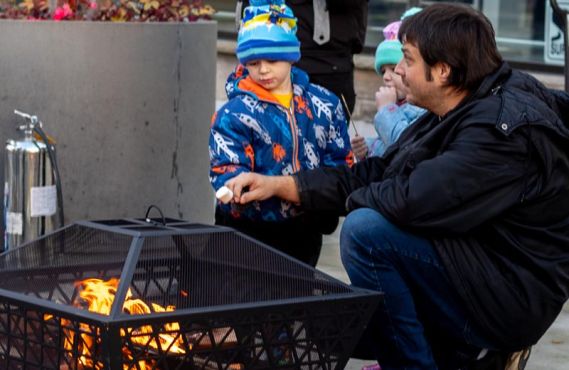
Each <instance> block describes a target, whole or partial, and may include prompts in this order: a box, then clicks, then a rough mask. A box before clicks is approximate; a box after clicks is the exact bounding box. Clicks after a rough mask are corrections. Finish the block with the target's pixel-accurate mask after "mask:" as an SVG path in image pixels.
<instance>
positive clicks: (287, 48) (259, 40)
mask: <svg viewBox="0 0 569 370" xmlns="http://www.w3.org/2000/svg"><path fill="white" fill-rule="evenodd" d="M249 3H250V6H248V7H246V8H245V11H244V12H243V19H242V20H241V27H240V28H239V34H238V35H237V59H239V62H240V63H241V64H245V63H247V62H250V61H252V60H259V59H267V60H283V61H288V62H291V63H294V62H297V61H298V60H299V59H300V42H299V41H298V38H297V37H296V28H297V27H296V18H295V17H294V14H293V13H292V10H291V9H290V8H289V7H288V6H286V5H285V2H284V0H250V1H249Z"/></svg>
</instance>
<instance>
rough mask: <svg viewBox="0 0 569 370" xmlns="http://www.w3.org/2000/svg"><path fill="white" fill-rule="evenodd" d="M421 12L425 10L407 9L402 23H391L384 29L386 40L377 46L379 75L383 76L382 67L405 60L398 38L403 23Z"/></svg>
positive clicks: (376, 63) (376, 69) (376, 58)
mask: <svg viewBox="0 0 569 370" xmlns="http://www.w3.org/2000/svg"><path fill="white" fill-rule="evenodd" d="M421 10H423V9H422V8H419V7H416V6H415V7H412V8H410V9H407V10H406V11H405V13H403V15H402V16H401V20H400V21H396V22H391V23H389V24H388V25H387V26H386V27H385V28H384V29H383V38H384V40H383V41H382V42H380V43H379V45H377V49H376V50H375V71H376V72H377V74H378V75H380V76H381V75H382V74H381V67H382V66H384V65H386V64H397V63H399V61H400V60H401V59H403V51H401V48H402V47H403V45H401V42H400V41H399V39H398V38H397V34H398V33H399V27H400V26H401V21H402V20H404V19H405V18H407V17H411V16H413V15H415V14H417V13H419V12H420V11H421Z"/></svg>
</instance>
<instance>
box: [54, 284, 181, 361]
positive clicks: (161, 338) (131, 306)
mask: <svg viewBox="0 0 569 370" xmlns="http://www.w3.org/2000/svg"><path fill="white" fill-rule="evenodd" d="M118 285H119V279H116V278H112V279H110V280H108V281H103V280H100V279H86V280H82V281H79V282H77V283H76V286H77V287H78V288H80V289H81V290H80V291H79V296H80V297H81V298H82V299H83V301H84V302H85V303H86V304H87V308H88V310H89V311H92V312H97V313H100V314H103V315H109V314H110V312H111V307H112V304H113V300H114V298H115V295H116V292H117V288H118ZM184 293H185V294H186V295H187V294H188V293H187V292H184ZM78 306H79V304H78ZM175 309H176V307H175V306H166V307H162V306H160V305H158V304H155V303H152V309H151V308H150V307H149V306H148V305H147V304H146V303H144V302H143V301H142V300H140V299H134V298H133V297H132V292H131V290H130V289H129V290H128V291H127V294H126V298H125V302H124V306H123V311H124V312H125V313H128V314H134V315H138V314H150V313H155V312H172V311H174V310H175ZM53 318H54V317H53V315H49V314H46V315H44V320H51V319H53ZM61 325H62V326H63V327H64V332H65V334H66V335H65V339H64V343H63V346H64V348H65V350H67V351H73V350H74V348H77V351H78V352H79V353H80V355H79V358H78V361H79V364H80V365H82V366H83V367H86V368H92V369H95V370H102V369H103V363H101V362H100V361H97V362H95V361H94V358H95V357H96V356H95V353H94V350H95V347H98V345H99V344H100V343H99V342H100V333H98V329H96V330H97V331H95V332H94V331H93V330H94V329H93V328H92V327H91V326H89V325H88V324H85V323H81V324H80V325H79V330H76V329H74V328H73V329H72V324H71V321H69V320H67V319H61ZM164 331H165V332H164V333H161V334H159V335H158V336H156V335H154V336H153V335H152V334H153V328H152V326H150V325H145V326H142V327H140V328H137V329H126V330H125V329H121V336H122V337H124V336H126V335H127V333H128V335H129V337H130V340H131V342H132V343H134V344H138V345H140V346H141V348H145V347H147V346H148V347H150V348H152V349H155V350H157V351H158V350H159V349H160V351H162V352H169V353H174V354H185V352H186V351H185V349H184V343H183V340H182V336H181V334H180V325H179V323H177V322H174V323H167V324H164ZM168 333H173V334H168ZM95 340H96V341H97V342H95ZM156 342H158V343H156ZM96 344H97V346H95V345H96ZM190 349H191V348H190ZM122 351H123V354H124V355H125V356H127V358H128V359H130V360H132V359H133V357H132V354H131V352H130V350H129V349H127V348H126V347H125V348H123V350H122ZM152 366H153V365H152V363H151V361H150V360H142V361H139V362H138V368H139V369H140V370H146V369H151V368H152ZM123 368H124V370H128V369H132V368H136V365H134V367H131V366H129V365H123Z"/></svg>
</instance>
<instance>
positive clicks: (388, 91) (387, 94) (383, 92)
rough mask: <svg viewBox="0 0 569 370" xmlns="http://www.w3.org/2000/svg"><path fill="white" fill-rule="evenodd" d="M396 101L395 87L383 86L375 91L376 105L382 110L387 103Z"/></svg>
mask: <svg viewBox="0 0 569 370" xmlns="http://www.w3.org/2000/svg"><path fill="white" fill-rule="evenodd" d="M396 102H397V90H395V87H389V86H381V87H380V88H379V90H378V91H377V92H376V93H375V105H376V107H377V110H380V109H381V108H383V107H385V106H386V105H389V104H394V103H396Z"/></svg>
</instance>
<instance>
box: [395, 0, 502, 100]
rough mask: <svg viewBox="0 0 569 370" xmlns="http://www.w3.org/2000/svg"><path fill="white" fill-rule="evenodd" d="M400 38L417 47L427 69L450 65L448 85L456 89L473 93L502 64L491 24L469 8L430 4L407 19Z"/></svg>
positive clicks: (482, 15) (458, 5)
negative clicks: (443, 64) (428, 67)
mask: <svg viewBox="0 0 569 370" xmlns="http://www.w3.org/2000/svg"><path fill="white" fill-rule="evenodd" d="M398 36H399V40H400V41H401V42H404V41H406V42H409V43H411V44H413V45H414V46H415V47H417V48H418V49H419V52H420V53H421V57H422V58H423V59H424V60H425V63H426V64H427V65H428V66H430V67H432V66H434V65H435V64H437V63H438V62H443V63H446V64H448V65H449V66H450V68H451V72H450V76H449V83H448V85H449V86H454V87H455V88H456V89H457V90H466V91H470V92H472V91H474V90H475V89H476V88H477V87H478V86H479V85H480V83H481V82H482V80H483V79H484V77H486V76H487V75H488V74H490V73H492V72H494V71H495V70H496V69H497V68H498V67H499V66H500V65H501V64H502V56H501V55H500V53H499V52H498V49H497V47H496V40H495V38H494V37H495V33H494V28H493V27H492V24H491V23H490V21H489V20H488V18H486V16H484V14H482V13H480V12H478V11H476V10H474V9H472V8H471V7H469V6H467V5H462V4H449V3H446V4H445V3H441V4H433V5H430V6H428V7H426V8H425V9H423V10H422V11H420V12H419V13H416V14H414V15H412V16H410V17H408V18H405V19H404V20H403V23H402V24H401V28H400V29H399V35H398ZM427 71H428V70H427ZM427 77H428V76H427Z"/></svg>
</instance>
